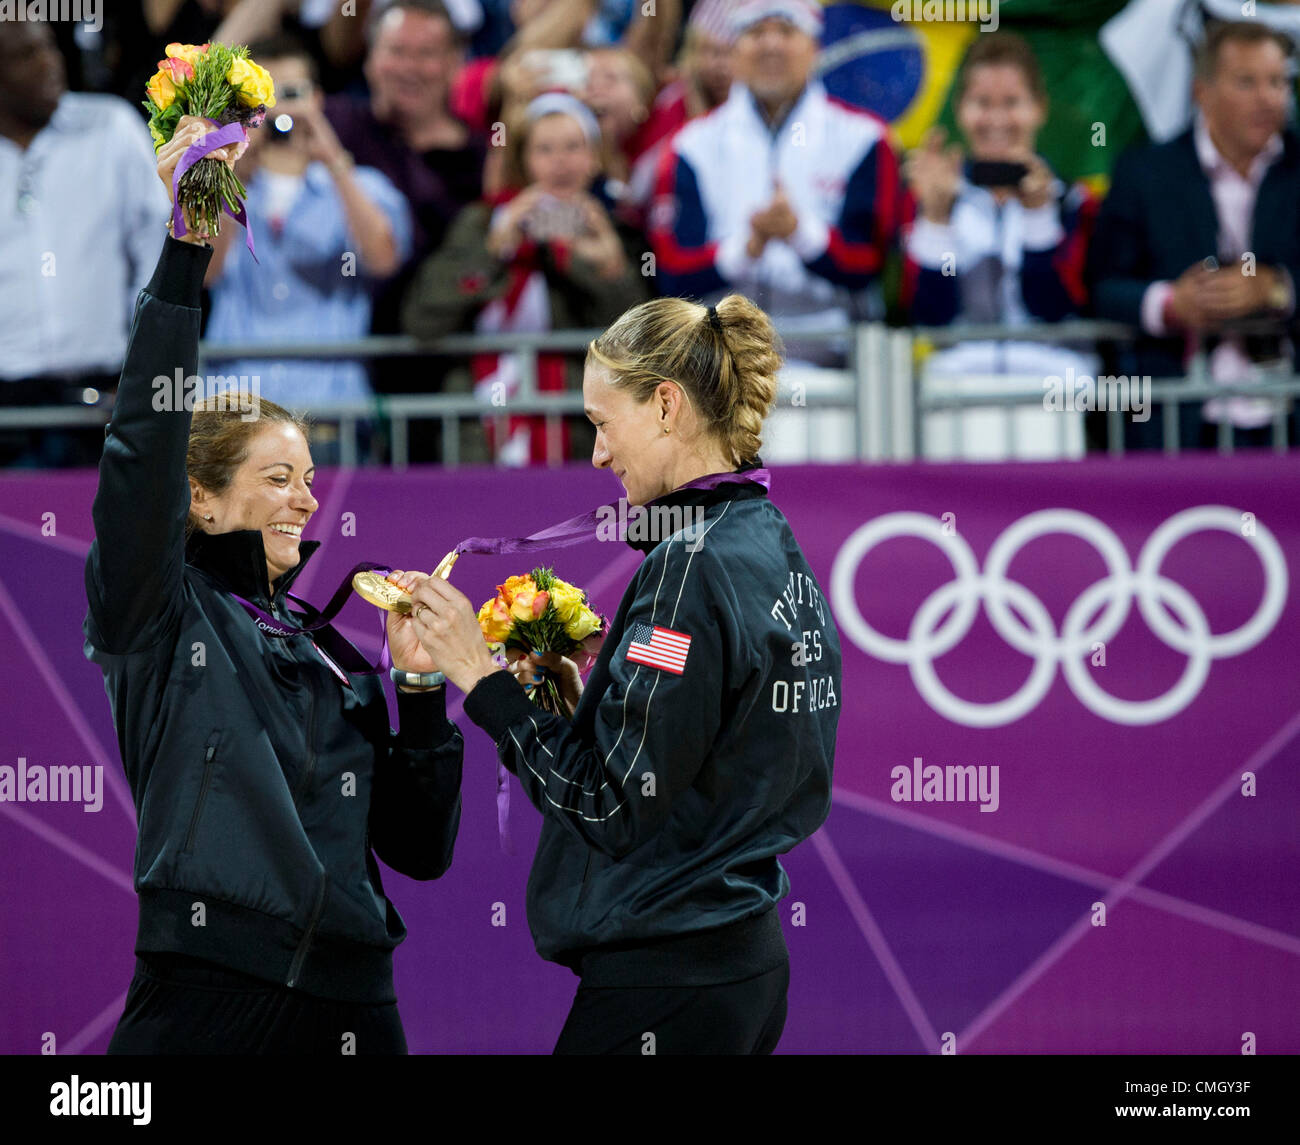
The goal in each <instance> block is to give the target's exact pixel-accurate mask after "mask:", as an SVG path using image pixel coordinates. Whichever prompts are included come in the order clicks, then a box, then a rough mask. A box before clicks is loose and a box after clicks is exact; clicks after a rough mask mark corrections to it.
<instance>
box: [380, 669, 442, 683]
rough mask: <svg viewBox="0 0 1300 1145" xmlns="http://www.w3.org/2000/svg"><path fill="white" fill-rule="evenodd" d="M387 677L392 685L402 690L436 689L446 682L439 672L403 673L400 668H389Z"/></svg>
mask: <svg viewBox="0 0 1300 1145" xmlns="http://www.w3.org/2000/svg"><path fill="white" fill-rule="evenodd" d="M388 675H389V677H390V678H391V679H392V681H393V683H394V684H397V685H399V686H400V687H403V688H436V687H437V686H438V685H439V684H445V683H446V682H447V677H446V676H444V675H443V674H442V673H441V672H403V671H402V670H401V669H400V668H389V669H388Z"/></svg>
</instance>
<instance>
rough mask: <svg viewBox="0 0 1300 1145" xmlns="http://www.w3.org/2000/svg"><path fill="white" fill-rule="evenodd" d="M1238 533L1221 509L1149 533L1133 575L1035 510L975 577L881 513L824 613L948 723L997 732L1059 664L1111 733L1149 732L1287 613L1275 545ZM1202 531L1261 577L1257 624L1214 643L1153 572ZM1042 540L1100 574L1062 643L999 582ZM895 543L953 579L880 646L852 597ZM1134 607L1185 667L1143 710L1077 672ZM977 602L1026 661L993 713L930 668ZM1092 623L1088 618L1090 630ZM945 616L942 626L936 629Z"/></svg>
mask: <svg viewBox="0 0 1300 1145" xmlns="http://www.w3.org/2000/svg"><path fill="white" fill-rule="evenodd" d="M1241 522H1242V514H1241V513H1240V512H1238V511H1237V510H1236V509H1230V508H1228V507H1227V506H1225V505H1199V506H1197V507H1196V508H1193V509H1185V510H1184V511H1183V512H1181V513H1176V514H1175V515H1174V516H1172V517H1170V518H1169V519H1168V520H1167V521H1165V522H1164V524H1162V525H1161V526H1160V527H1159V528H1158V529H1156V531H1155V532H1154V533H1152V534H1151V536H1150V537H1149V538H1148V540H1147V542H1146V544H1145V545H1144V546H1143V547H1142V551H1141V553H1140V554H1139V555H1138V559H1137V565H1136V568H1134V567H1132V566H1130V564H1129V558H1128V553H1127V551H1126V550H1125V548H1124V546H1123V544H1122V543H1121V542H1120V539H1119V537H1117V536H1116V535H1115V533H1114V532H1113V531H1112V530H1111V529H1110V528H1108V527H1107V526H1106V525H1104V524H1102V522H1101V521H1099V520H1097V518H1096V517H1091V516H1089V515H1088V514H1087V513H1080V512H1078V511H1076V510H1073V509H1044V510H1041V511H1040V512H1036V513H1030V514H1029V515H1028V516H1025V517H1022V518H1020V520H1018V521H1016V522H1015V523H1014V524H1013V525H1011V527H1010V528H1008V529H1006V530H1005V531H1004V532H1003V533H1002V535H1001V536H999V537H998V539H997V540H996V541H995V542H994V543H993V547H992V548H991V549H990V550H989V554H988V557H987V559H986V560H985V562H984V571H983V572H982V573H981V572H980V570H979V565H978V562H977V561H976V559H975V554H974V553H973V552H972V551H971V548H970V546H969V545H968V544H967V543H966V541H965V540H963V539H962V538H961V537H960V536H958V535H957V534H956V533H952V532H945V531H944V528H943V525H942V522H940V521H939V520H938V519H937V518H935V517H929V516H926V515H925V514H924V513H887V514H885V515H884V516H882V517H877V518H876V519H875V520H873V521H868V522H867V524H865V525H863V526H862V527H861V528H860V529H857V530H856V531H855V532H854V533H853V534H852V535H851V536H850V537H849V538H848V540H847V541H845V542H844V544H843V546H842V547H841V548H840V551H839V552H838V553H837V554H836V557H835V564H834V567H833V568H832V570H831V603H832V604H833V605H834V608H835V615H836V616H837V617H838V618H839V620H840V623H841V626H842V627H843V629H844V631H846V632H847V633H848V635H849V638H850V639H851V640H852V641H853V643H854V644H856V645H857V646H858V647H859V648H861V649H862V651H864V652H866V653H867V654H868V655H869V656H874V657H876V658H877V659H879V660H884V661H887V662H889V663H891V664H906V665H907V666H908V668H909V670H910V671H911V675H912V681H913V683H915V684H916V689H917V691H918V692H920V693H921V696H922V698H923V699H924V700H925V701H926V703H928V704H929V705H930V707H931V708H933V709H934V710H935V711H936V712H938V713H939V714H940V715H941V716H945V717H947V718H948V719H950V720H952V721H953V722H954V723H959V724H966V725H967V726H969V727H1001V726H1002V725H1004V724H1009V723H1013V722H1014V721H1016V720H1018V719H1021V718H1022V717H1024V716H1026V715H1028V714H1029V713H1030V712H1031V711H1033V710H1034V708H1035V707H1037V706H1038V704H1039V702H1040V701H1041V700H1042V698H1043V697H1044V696H1045V695H1046V694H1047V691H1048V689H1049V688H1050V687H1051V685H1052V681H1053V680H1054V679H1055V677H1056V666H1057V664H1058V663H1059V664H1060V665H1061V667H1062V670H1063V671H1064V673H1065V679H1066V682H1067V683H1068V684H1069V686H1070V690H1071V691H1073V693H1074V695H1075V697H1076V698H1077V699H1078V700H1079V702H1080V703H1082V704H1083V705H1084V706H1085V707H1087V708H1088V709H1089V710H1090V711H1091V712H1093V713H1094V714H1095V715H1097V716H1100V717H1101V718H1102V719H1105V720H1109V721H1111V722H1112V723H1117V724H1131V725H1140V724H1154V723H1159V722H1160V721H1161V720H1167V719H1169V718H1170V717H1171V716H1174V715H1177V714H1178V713H1179V712H1181V711H1182V710H1183V709H1184V708H1185V707H1187V705H1188V704H1190V703H1191V702H1192V700H1194V699H1195V698H1196V696H1197V695H1198V694H1199V693H1200V691H1201V688H1202V687H1203V686H1204V684H1205V680H1206V677H1207V676H1208V675H1209V672H1210V662H1211V661H1212V660H1219V659H1223V658H1224V657H1228V656H1238V655H1240V654H1241V653H1242V652H1245V651H1246V650H1247V649H1249V648H1253V647H1254V646H1255V645H1256V644H1258V643H1259V642H1260V641H1261V640H1262V639H1264V637H1265V636H1267V635H1268V634H1269V633H1270V632H1271V631H1272V630H1273V627H1274V625H1275V624H1276V623H1277V620H1278V617H1279V616H1280V615H1281V613H1282V608H1283V606H1284V605H1285V604H1286V598H1287V587H1288V575H1287V565H1286V557H1285V556H1284V555H1283V552H1282V549H1281V546H1280V545H1278V543H1277V540H1276V539H1275V538H1274V536H1273V534H1272V533H1270V532H1269V531H1268V530H1267V529H1266V528H1264V526H1263V525H1261V524H1259V523H1258V522H1256V523H1255V525H1254V529H1255V535H1254V536H1249V537H1248V536H1245V535H1244V534H1243V532H1242V529H1241ZM1207 529H1218V530H1222V531H1223V532H1227V533H1231V534H1232V535H1233V536H1238V537H1241V538H1242V539H1243V540H1244V541H1246V542H1247V543H1248V544H1250V545H1251V546H1252V548H1253V549H1254V551H1255V555H1256V556H1257V557H1258V558H1259V560H1260V562H1261V564H1262V565H1263V568H1264V594H1263V599H1262V600H1261V601H1260V603H1259V606H1258V607H1257V608H1256V609H1255V613H1254V615H1253V616H1251V618H1250V619H1249V620H1247V621H1246V622H1245V623H1244V624H1242V625H1241V626H1240V627H1238V628H1235V629H1233V630H1232V631H1230V632H1223V633H1218V634H1214V633H1211V632H1210V626H1209V622H1208V621H1207V619H1206V616H1205V613H1204V612H1203V611H1202V609H1201V606H1200V605H1199V604H1198V603H1197V601H1196V599H1195V598H1194V597H1193V596H1192V595H1191V593H1189V592H1188V591H1187V590H1186V589H1185V588H1183V587H1182V586H1181V585H1180V584H1177V583H1176V582H1174V581H1172V580H1170V579H1169V578H1168V577H1165V576H1162V575H1161V573H1160V566H1161V564H1162V563H1163V562H1164V559H1165V556H1166V555H1167V554H1168V552H1169V550H1170V549H1171V548H1173V546H1174V545H1175V544H1177V543H1178V542H1179V541H1180V540H1182V539H1183V538H1184V537H1187V536H1190V535H1191V534H1193V533H1198V532H1202V531H1204V530H1207ZM1051 533H1066V534H1069V535H1071V536H1075V537H1079V538H1081V539H1083V540H1085V541H1088V542H1089V543H1091V544H1092V545H1093V546H1094V547H1095V548H1096V549H1097V550H1098V552H1100V553H1101V555H1102V558H1103V559H1104V560H1105V562H1106V568H1107V572H1108V575H1107V576H1105V577H1103V578H1102V579H1101V580H1099V581H1097V582H1096V583H1095V584H1093V585H1091V586H1090V587H1089V588H1086V589H1085V590H1084V591H1083V592H1082V593H1080V594H1079V596H1078V597H1077V598H1076V599H1075V601H1074V603H1073V604H1071V605H1070V607H1069V609H1068V611H1067V612H1066V615H1065V620H1064V622H1063V624H1062V626H1061V632H1060V633H1059V634H1058V633H1057V631H1056V625H1055V623H1054V622H1053V620H1052V618H1051V616H1050V615H1049V614H1048V611H1047V609H1046V607H1045V606H1044V605H1043V603H1042V601H1040V600H1039V599H1038V597H1036V596H1035V595H1034V594H1033V593H1032V592H1030V591H1029V589H1027V588H1026V587H1025V586H1024V585H1023V584H1020V583H1019V582H1017V581H1014V580H1008V579H1007V576H1006V573H1007V568H1008V566H1009V565H1010V564H1011V560H1012V558H1013V557H1014V556H1015V555H1016V553H1018V552H1019V551H1020V549H1021V548H1022V547H1023V546H1024V545H1026V544H1028V543H1029V542H1030V541H1032V540H1035V539H1037V538H1039V537H1043V536H1047V535H1049V534H1051ZM894 537H919V538H921V539H923V540H928V541H933V542H934V544H936V545H937V546H938V547H939V549H940V550H941V551H942V552H943V553H944V555H946V556H947V558H948V560H949V561H950V562H951V564H952V568H953V572H954V573H955V574H956V579H955V580H952V581H949V582H948V583H947V584H945V585H943V586H941V587H940V588H938V589H936V590H935V591H934V592H933V593H931V594H930V595H929V596H928V597H927V598H926V599H925V601H924V603H922V605H921V607H920V608H918V609H917V611H916V615H915V616H913V618H912V622H911V626H910V628H909V629H908V634H907V639H906V640H898V639H895V638H893V637H890V636H885V635H884V634H883V633H880V632H877V631H876V630H875V629H874V628H872V627H871V625H869V624H868V623H867V622H866V621H865V620H864V619H863V618H862V613H861V612H860V611H859V610H858V604H857V599H856V597H855V594H854V587H853V586H854V578H855V576H856V574H857V570H858V565H859V564H860V563H861V562H862V559H863V557H865V556H866V555H867V553H869V552H870V551H871V550H872V549H873V548H875V547H876V546H877V545H878V544H880V543H881V542H882V541H887V540H891V539H892V538H894ZM1134 600H1136V601H1137V604H1138V608H1139V609H1140V611H1141V613H1142V618H1143V619H1144V620H1145V621H1146V623H1147V626H1148V627H1149V628H1150V629H1151V630H1152V631H1153V632H1154V633H1155V634H1156V635H1157V636H1158V637H1160V639H1161V640H1163V641H1164V642H1165V644H1167V645H1168V646H1169V647H1170V648H1173V649H1175V650H1176V651H1178V652H1181V653H1183V654H1184V655H1186V656H1187V667H1186V668H1185V669H1184V671H1183V674H1182V676H1181V677H1180V678H1179V680H1178V682H1177V683H1176V684H1175V685H1174V686H1173V687H1172V688H1170V690H1169V691H1168V692H1166V693H1165V694H1164V695H1162V696H1157V697H1156V698H1155V699H1151V700H1138V701H1135V700H1123V699H1120V698H1118V697H1116V696H1112V695H1110V694H1109V693H1108V692H1106V691H1105V690H1104V689H1102V688H1101V687H1100V686H1099V685H1098V684H1097V682H1096V681H1095V679H1094V678H1093V676H1092V675H1091V674H1090V673H1089V672H1088V670H1087V668H1086V667H1085V664H1084V659H1085V658H1086V657H1087V655H1088V654H1089V653H1090V652H1091V651H1092V649H1093V646H1094V645H1095V644H1096V643H1098V642H1100V643H1103V644H1104V643H1105V642H1106V641H1108V640H1110V639H1111V638H1112V637H1114V635H1115V634H1116V633H1117V632H1119V630H1120V629H1121V628H1122V627H1123V625H1124V622H1125V620H1127V619H1128V615H1129V611H1130V609H1131V607H1132V603H1133V601H1134ZM981 601H982V602H983V603H984V608H985V612H986V613H987V615H988V618H989V620H990V622H991V623H992V625H993V627H994V629H995V630H996V631H997V633H998V635H999V636H1000V637H1001V638H1002V639H1003V640H1005V641H1006V642H1007V643H1008V644H1009V645H1011V646H1012V647H1013V648H1015V649H1016V650H1017V651H1019V652H1022V653H1024V654H1025V655H1026V656H1030V657H1032V658H1033V660H1034V666H1033V670H1032V671H1031V672H1030V674H1029V678H1028V679H1027V680H1026V681H1025V684H1024V686H1023V687H1022V688H1021V689H1020V691H1018V692H1016V693H1015V694H1014V695H1012V696H1009V697H1008V698H1007V699H1005V700H999V701H997V702H994V703H974V702H972V701H970V700H964V699H962V698H961V697H959V696H956V695H954V694H953V693H952V692H951V691H949V690H948V688H947V687H946V686H945V685H944V684H943V683H942V682H941V681H940V680H939V677H938V674H937V673H936V672H935V668H934V661H935V659H936V658H937V657H939V656H942V655H943V654H944V653H945V652H948V651H950V650H951V649H952V648H954V647H955V646H956V645H957V644H958V643H959V642H960V641H961V640H963V639H965V637H966V635H967V634H968V633H969V632H970V630H971V625H972V624H973V623H974V620H975V615H976V611H977V609H978V607H979V605H980V603H981ZM1103 604H1104V607H1102V608H1101V611H1100V612H1099V613H1098V608H1099V607H1100V606H1102V605H1103ZM1162 605H1163V606H1164V607H1161V606H1162ZM1013 608H1014V609H1015V611H1013ZM1165 608H1168V609H1169V610H1170V611H1171V612H1172V613H1173V614H1174V616H1175V617H1177V621H1175V620H1173V619H1171V618H1170V615H1169V613H1168V612H1166V611H1165ZM1017 613H1019V615H1017ZM1094 613H1096V614H1097V615H1096V619H1095V620H1094V621H1093V622H1092V623H1091V624H1088V623H1087V621H1088V619H1089V617H1092V616H1093V615H1094ZM945 614H948V617H947V619H946V620H944V621H943V623H940V619H941V618H942V617H943V616H944V615H945ZM1022 618H1023V619H1022ZM1026 621H1027V624H1026Z"/></svg>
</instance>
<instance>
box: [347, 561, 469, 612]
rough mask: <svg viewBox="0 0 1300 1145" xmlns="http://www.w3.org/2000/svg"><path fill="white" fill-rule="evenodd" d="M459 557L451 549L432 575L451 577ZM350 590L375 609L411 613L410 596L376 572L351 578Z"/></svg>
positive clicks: (444, 577)
mask: <svg viewBox="0 0 1300 1145" xmlns="http://www.w3.org/2000/svg"><path fill="white" fill-rule="evenodd" d="M459 557H460V554H459V553H458V552H456V550H455V549H452V550H451V552H449V553H448V554H447V555H446V556H445V557H443V558H442V560H440V561H439V562H438V567H437V568H436V569H434V570H433V575H434V576H440V577H442V579H443V580H446V579H447V578H448V577H449V576H451V570H452V568H453V567H455V564H456V561H457V560H458V559H459ZM352 588H353V589H354V590H355V591H356V594H357V595H358V596H360V597H362V598H363V599H365V600H368V601H370V603H371V604H373V605H375V606H376V607H377V608H383V609H386V610H387V611H389V612H400V613H402V614H403V615H405V614H406V613H408V612H410V611H411V594H410V593H409V592H407V591H406V590H405V589H403V588H398V586H397V585H395V584H394V583H393V582H392V581H391V580H388V579H386V578H385V577H382V576H380V575H379V573H377V572H359V573H357V575H356V576H354V577H353V578H352Z"/></svg>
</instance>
